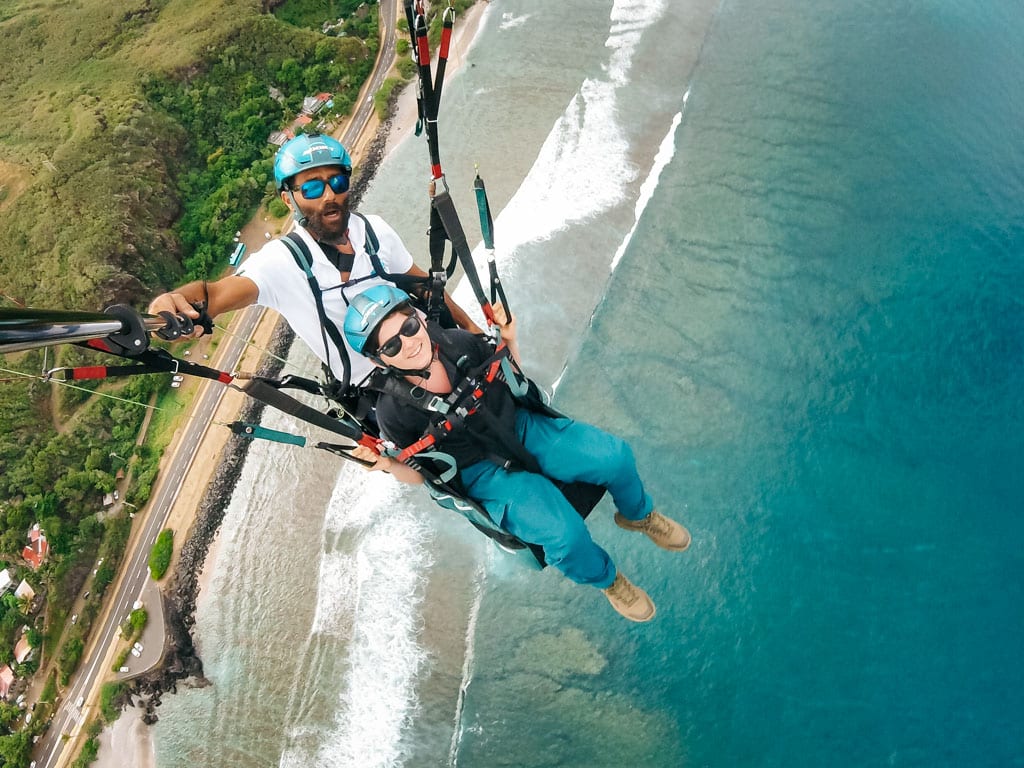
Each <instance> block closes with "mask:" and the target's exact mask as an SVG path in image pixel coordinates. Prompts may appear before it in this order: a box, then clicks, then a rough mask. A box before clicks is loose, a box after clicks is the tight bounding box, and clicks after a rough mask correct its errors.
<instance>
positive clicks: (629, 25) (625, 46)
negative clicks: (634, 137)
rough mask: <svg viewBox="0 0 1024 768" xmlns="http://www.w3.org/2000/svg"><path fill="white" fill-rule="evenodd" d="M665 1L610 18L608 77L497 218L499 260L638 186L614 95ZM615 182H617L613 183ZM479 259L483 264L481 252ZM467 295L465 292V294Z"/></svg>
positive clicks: (569, 116)
mask: <svg viewBox="0 0 1024 768" xmlns="http://www.w3.org/2000/svg"><path fill="white" fill-rule="evenodd" d="M664 10H665V2H664V0H628V1H627V0H620V2H616V3H615V5H614V6H613V8H612V13H611V27H610V33H609V37H608V39H607V40H606V42H605V46H606V47H607V48H608V49H609V50H610V51H611V56H610V58H609V61H608V62H607V63H606V64H605V65H604V71H605V77H604V78H587V79H586V80H584V82H583V83H582V85H581V86H580V89H579V91H578V92H577V93H576V94H575V95H574V96H573V97H572V99H571V100H570V101H569V104H568V106H567V107H566V109H565V112H564V113H563V114H562V116H561V117H560V118H559V119H558V120H557V121H556V122H555V125H554V126H553V127H552V129H551V132H550V133H549V134H548V137H547V139H546V140H545V141H544V144H543V146H542V147H541V150H540V153H539V154H538V156H537V160H536V161H535V162H534V164H533V167H532V168H531V169H530V171H529V173H528V174H527V175H526V178H525V179H524V180H523V183H522V184H521V185H520V187H519V189H518V190H517V191H516V194H515V195H514V196H513V197H512V199H511V200H510V201H509V203H508V205H507V206H506V207H505V208H504V210H502V211H501V213H500V214H499V215H498V218H497V221H496V222H495V227H496V228H497V229H498V230H499V231H500V232H502V233H504V234H503V235H502V239H501V241H500V242H499V244H498V247H499V252H498V253H496V255H495V258H496V259H497V260H498V261H503V260H505V259H509V258H514V254H515V251H516V249H517V248H519V247H520V246H521V245H523V244H524V243H527V242H533V241H537V240H545V239H547V238H549V237H551V236H552V235H553V234H554V233H556V232H558V231H560V230H563V229H565V228H566V227H568V226H569V225H570V224H572V223H574V222H578V221H581V220H583V219H586V218H588V217H591V216H594V215H597V214H599V213H601V212H602V211H605V210H607V209H609V208H611V207H612V206H614V205H616V204H617V203H619V202H621V201H622V199H623V197H624V195H625V194H626V192H625V188H626V187H627V186H628V184H630V183H631V182H633V181H635V180H636V177H637V171H636V169H635V167H634V166H633V165H632V164H631V163H630V161H629V157H628V153H629V148H630V146H629V140H628V139H627V138H626V136H625V135H624V133H623V130H622V126H621V124H620V123H619V120H618V117H617V104H616V96H617V91H618V89H619V88H621V87H622V86H624V85H625V84H626V83H627V80H628V73H629V69H630V63H631V61H632V58H633V56H634V54H635V52H636V47H637V43H638V41H639V39H640V36H641V34H642V33H643V31H644V30H645V29H647V28H648V27H650V26H651V25H652V24H653V23H655V22H656V21H657V20H658V19H659V18H660V16H661V14H662V13H664ZM611 179H614V181H615V183H609V180H611ZM474 257H475V259H476V260H477V263H478V264H479V265H480V266H483V262H484V251H483V248H482V247H480V248H477V250H476V252H475V254H474ZM466 290H467V289H466V288H465V287H463V291H466Z"/></svg>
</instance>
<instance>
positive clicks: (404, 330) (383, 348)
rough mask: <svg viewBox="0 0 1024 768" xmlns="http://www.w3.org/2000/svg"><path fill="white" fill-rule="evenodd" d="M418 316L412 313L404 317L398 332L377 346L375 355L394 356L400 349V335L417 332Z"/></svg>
mask: <svg viewBox="0 0 1024 768" xmlns="http://www.w3.org/2000/svg"><path fill="white" fill-rule="evenodd" d="M419 330H420V316H419V315H417V314H415V313H413V314H411V315H409V316H408V317H407V318H405V322H404V323H402V327H401V328H399V329H398V333H396V334H395V335H394V336H392V337H391V338H390V339H388V340H387V341H385V342H384V343H383V344H381V345H380V346H379V347H377V357H394V356H395V355H397V354H398V353H399V352H401V351H402V337H403V336H405V337H407V338H408V337H411V336H415V335H416V334H417V333H419Z"/></svg>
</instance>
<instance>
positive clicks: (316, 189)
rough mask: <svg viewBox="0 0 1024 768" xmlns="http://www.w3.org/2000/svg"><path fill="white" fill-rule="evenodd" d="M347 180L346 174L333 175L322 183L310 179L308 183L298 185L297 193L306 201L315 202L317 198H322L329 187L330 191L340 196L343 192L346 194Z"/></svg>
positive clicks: (319, 180)
mask: <svg viewBox="0 0 1024 768" xmlns="http://www.w3.org/2000/svg"><path fill="white" fill-rule="evenodd" d="M348 179H349V177H348V174H347V173H338V174H335V175H334V176H331V178H329V179H328V180H327V181H324V180H323V179H310V180H309V181H307V182H304V183H302V184H300V185H299V192H300V193H301V194H302V196H303V197H304V198H306V199H307V200H316V199H317V198H319V197H322V196H323V194H324V190H325V189H327V187H328V186H330V188H331V191H332V192H333V193H334V194H336V195H340V194H342V193H343V192H348Z"/></svg>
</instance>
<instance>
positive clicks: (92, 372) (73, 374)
mask: <svg viewBox="0 0 1024 768" xmlns="http://www.w3.org/2000/svg"><path fill="white" fill-rule="evenodd" d="M68 373H69V374H70V380H71V381H79V380H81V379H105V378H107V366H105V365H84V366H82V367H81V368H72V369H71V370H70V371H68Z"/></svg>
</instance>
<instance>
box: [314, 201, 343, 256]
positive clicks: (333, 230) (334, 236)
mask: <svg viewBox="0 0 1024 768" xmlns="http://www.w3.org/2000/svg"><path fill="white" fill-rule="evenodd" d="M336 212H341V218H340V219H338V220H337V221H335V222H332V223H330V224H327V223H325V222H324V218H323V217H324V214H326V213H336ZM348 220H349V210H348V196H347V195H346V196H345V198H344V199H343V200H342V201H341V202H334V203H327V204H326V205H325V206H324V207H323V208H321V209H320V210H319V211H317V212H315V213H312V214H310V215H309V222H308V223H307V224H306V229H308V230H309V231H310V232H312V233H313V236H314V237H315V238H316V239H317V240H319V241H320V242H322V243H329V244H331V245H344V244H345V243H346V242H348V237H347V233H348Z"/></svg>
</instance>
